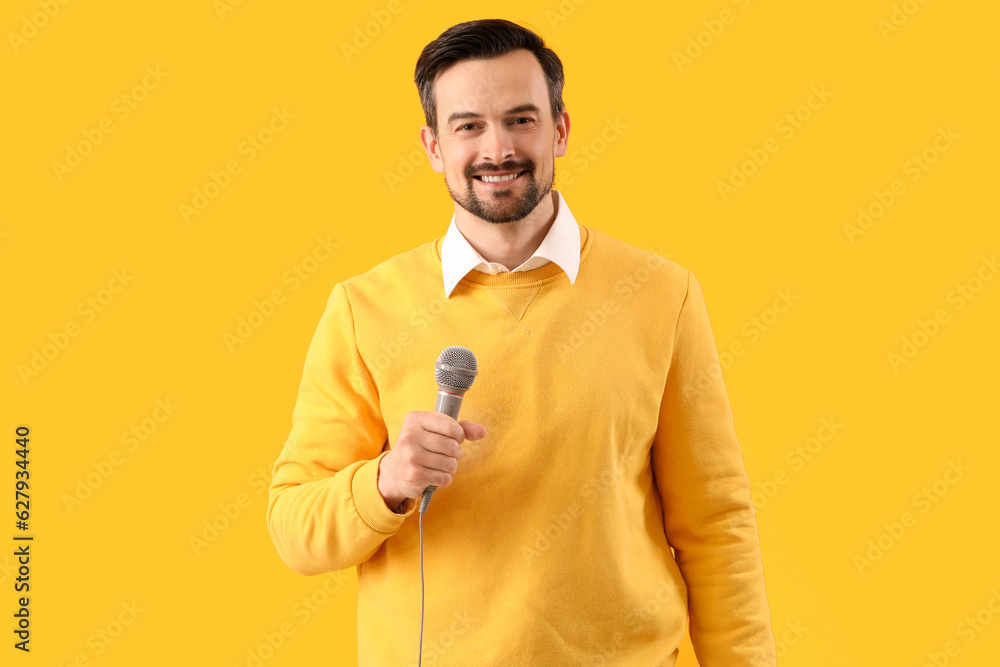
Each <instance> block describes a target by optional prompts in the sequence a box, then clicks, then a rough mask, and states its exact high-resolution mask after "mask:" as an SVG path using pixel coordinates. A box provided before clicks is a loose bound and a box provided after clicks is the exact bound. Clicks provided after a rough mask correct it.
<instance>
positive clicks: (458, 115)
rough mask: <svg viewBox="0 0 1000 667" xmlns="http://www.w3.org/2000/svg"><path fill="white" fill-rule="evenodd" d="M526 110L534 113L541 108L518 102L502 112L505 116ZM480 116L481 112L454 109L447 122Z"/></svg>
mask: <svg viewBox="0 0 1000 667" xmlns="http://www.w3.org/2000/svg"><path fill="white" fill-rule="evenodd" d="M526 111H532V112H534V113H541V110H540V109H539V108H538V107H537V106H536V105H534V104H531V103H528V104H520V105H518V106H516V107H512V108H510V109H507V111H505V112H504V115H505V116H511V115H513V114H516V113H524V112H526ZM482 117H483V114H481V113H476V112H475V111H456V112H455V113H453V114H452V115H450V116H448V124H449V125H451V124H452V123H454V122H455V121H456V120H464V119H466V118H482Z"/></svg>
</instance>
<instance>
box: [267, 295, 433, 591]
mask: <svg viewBox="0 0 1000 667" xmlns="http://www.w3.org/2000/svg"><path fill="white" fill-rule="evenodd" d="M387 439H388V434H387V430H386V427H385V423H384V422H383V420H382V417H381V411H380V407H379V397H378V390H377V388H376V386H375V383H374V381H373V379H372V377H371V374H370V373H369V372H368V368H367V366H365V363H364V361H363V360H362V358H361V355H360V354H359V352H358V348H357V340H356V338H355V328H354V316H353V312H352V310H351V304H350V300H349V298H348V294H347V289H346V288H345V287H344V285H343V284H342V283H338V284H337V285H335V286H334V288H333V290H332V291H331V293H330V297H329V299H328V300H327V304H326V310H325V311H324V312H323V316H322V317H321V318H320V321H319V325H318V326H317V328H316V332H315V334H314V335H313V339H312V342H311V343H310V345H309V350H308V352H307V353H306V359H305V368H304V370H303V373H302V382H301V384H300V385H299V393H298V398H297V400H296V403H295V408H294V410H293V412H292V428H291V432H290V433H289V435H288V439H287V440H286V441H285V446H284V448H283V449H282V451H281V454H280V455H279V456H278V458H277V460H276V461H275V463H274V468H273V471H272V478H271V486H270V489H269V490H268V503H267V527H268V531H269V532H270V534H271V540H272V541H273V542H274V546H275V547H276V548H277V550H278V554H279V555H280V556H281V558H282V560H284V561H285V563H286V564H287V565H288V566H289V567H290V568H292V569H293V570H295V571H296V572H298V573H300V574H304V575H314V574H320V573H323V572H332V571H335V570H343V569H346V568H348V567H353V566H355V565H357V564H359V563H362V562H364V561H365V560H367V559H368V558H370V557H371V556H372V554H374V553H375V552H376V551H377V550H378V548H379V547H380V546H381V545H382V543H383V542H384V541H385V540H386V539H387V538H388V537H390V536H391V535H393V534H394V533H395V532H396V531H398V530H399V528H400V527H401V526H402V524H403V521H404V520H405V519H406V518H407V517H409V516H410V515H411V514H412V513H413V510H414V508H415V507H416V502H415V501H414V500H413V499H409V500H407V501H406V502H405V503H404V504H403V506H402V508H401V509H402V510H403V513H401V514H397V513H395V512H393V511H392V510H390V509H389V508H388V507H387V506H386V504H385V501H384V500H383V499H382V496H381V494H380V493H379V491H378V466H379V463H380V462H381V460H382V458H384V457H385V454H386V453H387V452H383V451H382V450H383V447H384V445H385V443H386V441H387Z"/></svg>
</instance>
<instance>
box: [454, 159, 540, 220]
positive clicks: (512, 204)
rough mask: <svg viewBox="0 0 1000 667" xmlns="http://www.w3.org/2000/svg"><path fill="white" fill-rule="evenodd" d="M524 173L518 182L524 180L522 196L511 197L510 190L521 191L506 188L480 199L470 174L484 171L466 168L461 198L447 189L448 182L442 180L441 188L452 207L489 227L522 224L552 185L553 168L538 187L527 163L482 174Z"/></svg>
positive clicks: (529, 161)
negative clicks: (452, 201) (546, 180)
mask: <svg viewBox="0 0 1000 667" xmlns="http://www.w3.org/2000/svg"><path fill="white" fill-rule="evenodd" d="M521 170H526V171H525V173H524V174H523V175H522V176H520V177H519V178H522V179H526V181H525V183H524V184H523V188H524V189H523V192H522V193H521V194H520V195H518V194H515V192H514V190H513V187H522V186H521V185H518V186H513V187H508V188H498V189H496V190H494V191H493V192H492V193H490V194H488V195H486V198H485V199H484V198H483V197H480V196H479V195H478V194H477V193H476V184H475V183H474V181H475V180H476V179H475V178H473V176H472V174H474V173H476V172H477V171H484V170H483V169H474V168H472V167H469V168H468V169H466V170H465V181H466V187H465V193H464V195H463V196H461V197H460V196H458V195H457V194H455V192H454V191H453V190H452V189H451V186H450V185H448V179H447V178H445V181H444V183H445V186H446V187H447V188H448V194H450V195H451V198H452V199H453V200H454V201H455V203H456V204H458V205H459V206H461V207H462V208H464V209H465V210H466V211H468V212H469V213H471V214H472V215H474V216H476V217H477V218H481V219H483V220H485V221H486V222H492V223H496V224H498V223H504V222H515V221H517V220H522V219H524V218H525V217H527V215H528V214H529V213H531V212H532V211H534V210H535V207H536V206H538V204H539V202H541V201H542V198H543V197H545V195H547V194H548V193H549V192H550V191H551V190H552V184H553V183H554V182H555V167H554V166H553V168H552V176H551V177H550V178H549V179H548V181H549V182H548V183H546V184H539V182H538V181H537V180H535V164H534V162H532V161H531V160H527V161H525V163H524V164H515V163H513V162H505V163H503V164H502V165H500V166H499V168H498V169H494V170H489V171H486V173H487V174H488V173H490V172H492V171H521Z"/></svg>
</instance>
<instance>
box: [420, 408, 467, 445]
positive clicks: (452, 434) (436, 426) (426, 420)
mask: <svg viewBox="0 0 1000 667" xmlns="http://www.w3.org/2000/svg"><path fill="white" fill-rule="evenodd" d="M420 425H421V426H422V427H423V429H424V430H425V431H427V432H429V433H437V434H440V435H443V436H446V437H448V438H451V439H452V440H455V441H457V442H462V441H463V440H465V429H463V428H462V426H461V424H459V423H458V422H457V421H455V419H454V418H453V417H452V416H451V415H447V414H445V413H443V412H425V413H424V416H423V419H422V420H421V422H420Z"/></svg>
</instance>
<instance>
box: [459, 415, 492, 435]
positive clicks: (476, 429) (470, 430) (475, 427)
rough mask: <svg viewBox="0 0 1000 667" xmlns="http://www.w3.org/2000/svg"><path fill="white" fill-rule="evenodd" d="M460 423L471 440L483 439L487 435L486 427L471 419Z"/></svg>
mask: <svg viewBox="0 0 1000 667" xmlns="http://www.w3.org/2000/svg"><path fill="white" fill-rule="evenodd" d="M459 424H461V425H462V428H463V429H464V430H465V437H466V438H468V439H469V440H482V439H483V438H485V437H486V427H485V426H483V425H482V424H477V423H475V422H470V421H465V420H463V421H460V422H459Z"/></svg>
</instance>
